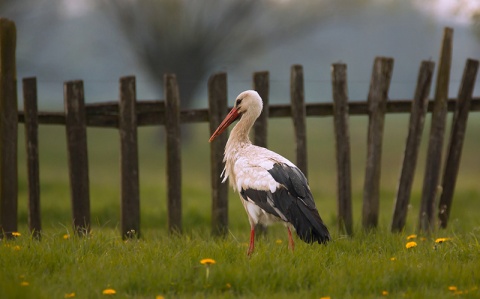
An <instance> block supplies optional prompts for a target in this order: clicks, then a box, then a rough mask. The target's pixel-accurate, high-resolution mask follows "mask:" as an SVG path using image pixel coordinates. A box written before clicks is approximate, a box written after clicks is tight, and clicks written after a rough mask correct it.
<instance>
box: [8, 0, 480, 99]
mask: <svg viewBox="0 0 480 299" xmlns="http://www.w3.org/2000/svg"><path fill="white" fill-rule="evenodd" d="M0 9H1V11H2V13H1V16H2V17H7V18H10V19H13V20H14V21H15V22H16V24H17V29H18V37H17V44H18V45H17V53H18V54H17V59H18V63H17V65H18V78H19V79H21V78H23V77H26V76H36V77H37V78H38V83H39V88H38V89H39V101H40V103H39V105H40V107H42V106H43V107H61V105H62V103H63V100H62V98H63V95H62V89H63V88H62V82H64V81H67V80H73V79H83V80H84V81H85V88H86V100H87V102H92V101H105V100H112V99H114V98H116V97H117V94H118V77H120V76H124V75H135V76H137V92H138V97H139V98H141V99H159V98H161V97H162V89H161V86H162V78H163V74H164V73H165V72H170V73H175V74H177V76H178V80H179V82H180V89H181V91H180V94H181V99H182V105H183V107H205V105H206V85H207V84H206V82H207V79H208V76H210V75H211V74H212V73H213V72H218V71H226V72H228V75H229V96H230V97H234V96H236V94H238V93H239V92H240V91H242V90H245V89H247V88H250V87H251V74H252V72H254V71H260V70H269V71H271V92H272V102H274V103H276V102H288V96H289V92H288V88H289V79H288V78H289V68H290V65H292V64H296V63H300V64H303V65H304V66H305V70H304V71H305V78H306V82H305V87H306V98H307V101H330V99H331V94H330V89H331V88H330V73H329V72H330V70H329V68H330V64H331V63H334V62H338V61H342V62H345V63H347V64H348V67H349V91H350V98H351V99H354V100H355V99H365V97H366V94H367V92H368V84H369V75H370V71H371V65H372V62H373V59H374V57H375V56H378V55H383V56H391V57H393V58H395V70H394V77H393V79H392V86H391V92H390V94H391V98H409V97H411V96H412V94H413V90H414V84H415V78H416V72H417V70H418V65H419V63H420V61H421V60H424V59H434V60H436V58H437V56H438V52H439V45H440V42H441V36H442V30H443V27H444V26H451V27H453V28H454V29H455V36H454V42H455V44H454V57H453V63H452V65H453V69H452V76H451V77H452V88H451V93H452V95H456V93H457V89H458V88H457V87H458V82H459V81H460V78H461V74H462V71H463V66H464V61H465V59H466V58H468V57H473V58H475V57H476V58H478V53H479V52H478V50H479V48H480V30H479V28H480V25H479V24H480V17H479V15H480V2H478V1H476V0H462V1H456V0H421V1H420V0H410V1H403V0H341V1H335V0H321V1H308V0H297V1H290V0H256V1H253V0H247V1H246V0H231V1H220V0H205V1H195V0H119V1H109V0H103V1H94V0H16V1H9V0H0ZM477 94H478V91H477ZM19 95H20V96H21V88H20V86H19Z"/></svg>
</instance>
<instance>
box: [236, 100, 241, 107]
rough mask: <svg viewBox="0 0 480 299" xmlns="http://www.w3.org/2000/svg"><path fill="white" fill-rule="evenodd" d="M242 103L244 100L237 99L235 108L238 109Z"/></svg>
mask: <svg viewBox="0 0 480 299" xmlns="http://www.w3.org/2000/svg"><path fill="white" fill-rule="evenodd" d="M241 103H242V99H237V101H236V102H235V106H237V107H238V105H240V104H241Z"/></svg>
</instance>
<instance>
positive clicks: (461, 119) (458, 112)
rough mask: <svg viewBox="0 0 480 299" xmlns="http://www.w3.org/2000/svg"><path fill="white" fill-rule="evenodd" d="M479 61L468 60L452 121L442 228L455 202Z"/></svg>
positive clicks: (441, 203)
mask: <svg viewBox="0 0 480 299" xmlns="http://www.w3.org/2000/svg"><path fill="white" fill-rule="evenodd" d="M477 71H478V60H473V59H468V60H467V62H466V65H465V70H464V72H463V78H462V83H461V85H460V89H459V91H458V100H457V106H456V109H455V113H454V115H453V121H452V131H451V133H450V142H449V145H448V154H447V160H446V164H445V169H444V170H443V179H442V195H441V197H440V203H439V205H438V219H439V220H440V227H441V228H447V224H448V218H449V216H450V210H451V206H452V200H453V192H454V190H455V184H456V182H457V175H458V168H459V166H460V157H461V155H462V148H463V140H464V138H465V131H466V128H467V120H468V113H469V111H470V101H471V100H472V94H473V89H474V87H475V80H476V79H477Z"/></svg>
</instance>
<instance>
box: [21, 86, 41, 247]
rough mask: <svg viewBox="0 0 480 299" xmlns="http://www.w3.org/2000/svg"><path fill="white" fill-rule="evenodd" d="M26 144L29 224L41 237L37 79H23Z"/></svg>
mask: <svg viewBox="0 0 480 299" xmlns="http://www.w3.org/2000/svg"><path fill="white" fill-rule="evenodd" d="M23 98H24V99H23V104H24V106H23V107H24V108H23V109H24V116H25V145H26V147H27V149H26V152H27V176H28V226H29V228H30V232H31V233H32V236H33V237H34V238H36V239H40V238H41V230H42V223H41V217H40V169H39V160H38V108H37V79H36V78H25V79H23Z"/></svg>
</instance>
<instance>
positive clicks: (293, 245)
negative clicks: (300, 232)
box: [287, 226, 295, 251]
mask: <svg viewBox="0 0 480 299" xmlns="http://www.w3.org/2000/svg"><path fill="white" fill-rule="evenodd" d="M287 230H288V247H290V249H292V251H294V249H295V243H294V242H293V238H292V232H291V231H290V227H288V226H287Z"/></svg>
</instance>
